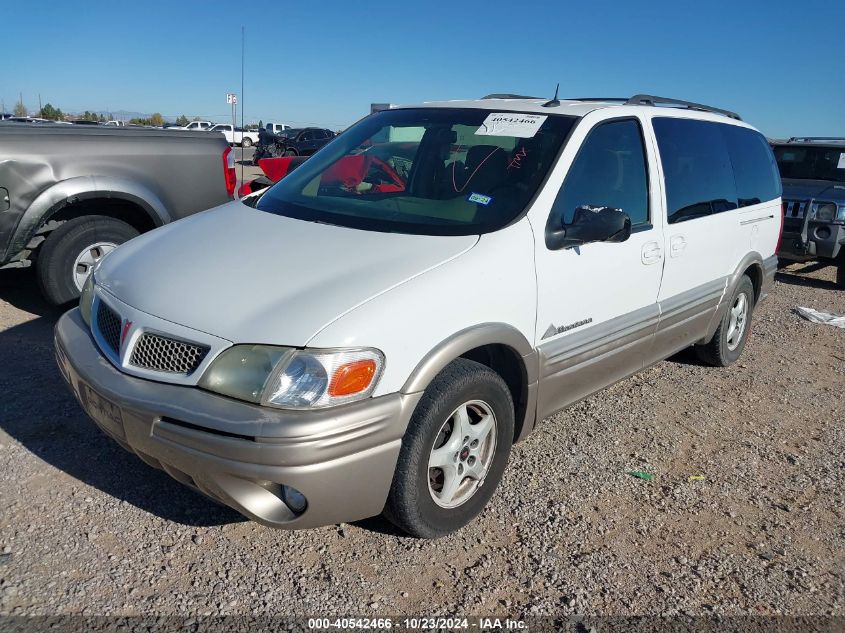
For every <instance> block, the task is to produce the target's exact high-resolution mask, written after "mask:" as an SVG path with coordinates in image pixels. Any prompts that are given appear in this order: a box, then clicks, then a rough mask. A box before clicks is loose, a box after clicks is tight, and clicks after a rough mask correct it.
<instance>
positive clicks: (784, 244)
mask: <svg viewBox="0 0 845 633" xmlns="http://www.w3.org/2000/svg"><path fill="white" fill-rule="evenodd" d="M802 231H803V227H802V226H801V225H800V224H795V223H794V222H793V223H789V224H785V225H784V228H783V236H782V237H781V242H780V250H779V251H778V256H779V257H782V258H784V259H796V260H799V261H804V260H814V259H821V260H830V259H836V258H837V257H839V254H840V253H841V252H842V251H843V246H845V226H843V225H842V224H834V223H832V222H818V221H816V220H810V221H808V222H807V239H806V242H805V241H804V238H803V233H802Z"/></svg>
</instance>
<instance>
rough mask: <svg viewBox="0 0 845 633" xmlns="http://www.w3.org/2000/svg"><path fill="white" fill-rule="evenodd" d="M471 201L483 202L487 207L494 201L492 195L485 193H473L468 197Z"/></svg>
mask: <svg viewBox="0 0 845 633" xmlns="http://www.w3.org/2000/svg"><path fill="white" fill-rule="evenodd" d="M467 200H468V201H469V202H477V203H478V204H483V205H484V206H485V207H486V206H487V205H488V204H490V203H491V202H493V197H492V196H485V195H484V194H483V193H471V194H470V196H469V198H467Z"/></svg>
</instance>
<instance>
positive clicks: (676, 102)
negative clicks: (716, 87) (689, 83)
mask: <svg viewBox="0 0 845 633" xmlns="http://www.w3.org/2000/svg"><path fill="white" fill-rule="evenodd" d="M625 105H645V106H657V105H667V106H677V107H684V108H687V109H689V110H701V111H702V112H715V113H716V114H723V115H725V116H726V117H730V118H732V119H736V120H737V121H742V119H741V118H740V116H739V115H738V114H737V113H736V112H731V111H730V110H722V109H721V108H714V107H713V106H709V105H704V104H703V103H695V102H693V101H682V100H681V99H671V98H669V97H657V96H655V95H634V96H633V97H631V98H630V99H628V100H627V101H626V102H625Z"/></svg>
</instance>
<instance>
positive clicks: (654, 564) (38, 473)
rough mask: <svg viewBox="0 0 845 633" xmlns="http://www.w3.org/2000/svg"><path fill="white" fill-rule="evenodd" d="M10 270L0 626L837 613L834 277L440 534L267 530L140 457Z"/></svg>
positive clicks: (782, 303)
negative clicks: (102, 426) (110, 429)
mask: <svg viewBox="0 0 845 633" xmlns="http://www.w3.org/2000/svg"><path fill="white" fill-rule="evenodd" d="M0 272H2V274H0V358H2V362H0V385H2V393H3V395H2V400H0V463H2V465H3V467H2V469H0V615H9V614H89V615H91V614H99V615H102V614H121V615H130V616H131V615H151V614H177V615H190V616H192V617H193V616H201V615H207V614H212V615H220V614H253V615H285V616H290V615H295V614H299V615H318V616H322V615H341V616H342V615H355V614H358V615H370V616H373V615H382V616H383V615H385V614H387V615H397V614H404V615H409V614H421V615H433V614H444V615H448V614H457V615H467V616H468V615H489V614H498V615H501V616H505V615H510V616H512V617H530V616H532V615H544V614H546V615H555V616H558V617H563V616H568V615H571V614H584V615H633V614H730V615H739V614H792V615H799V614H800V615H808V614H817V615H837V616H843V615H845V516H843V513H845V510H843V508H845V496H843V480H845V468H844V466H845V465H844V464H843V454H845V451H844V450H843V449H845V425H844V424H843V420H845V388H844V387H845V331H844V330H841V329H837V328H834V327H830V326H825V325H817V324H813V323H809V322H807V321H804V320H802V319H801V318H800V317H798V316H797V315H796V314H794V313H793V312H792V309H793V308H794V307H795V306H798V305H803V306H810V307H815V308H817V309H821V310H828V311H833V312H839V313H845V292H843V291H839V290H836V289H835V288H834V285H833V283H832V279H833V270H832V269H830V268H823V269H819V268H817V267H814V266H804V265H798V264H796V265H793V266H791V267H790V268H789V269H788V270H787V271H785V272H781V273H779V274H778V281H777V283H776V285H775V288H774V291H773V293H772V294H771V296H770V297H769V298H768V299H767V300H766V301H764V302H763V303H762V304H761V305H760V306H759V307H758V310H757V311H756V313H755V315H754V323H753V331H752V337H751V339H750V340H749V343H748V346H747V347H746V350H745V353H744V355H743V357H742V358H741V360H740V362H739V363H738V364H737V365H735V366H733V367H731V368H729V369H713V368H707V367H703V366H701V365H699V364H697V363H696V362H695V360H694V356H693V355H692V354H690V353H687V352H685V353H682V354H680V355H678V356H676V357H674V358H673V359H670V360H669V361H666V362H663V363H660V364H658V365H657V366H655V367H653V368H651V369H649V370H647V371H645V372H642V373H640V374H638V375H637V376H634V377H632V378H630V379H628V380H625V381H623V382H621V383H619V384H617V385H615V386H614V387H612V388H611V389H609V390H606V391H605V392H603V393H601V394H598V395H596V396H593V397H591V398H589V399H587V400H585V401H584V402H582V403H580V404H579V405H577V406H575V407H574V408H572V409H569V410H567V411H565V412H563V413H560V414H557V415H555V416H553V417H552V418H549V419H547V420H545V421H544V422H543V423H542V424H541V426H540V428H539V430H538V431H537V432H535V433H534V434H533V435H532V436H531V437H530V438H529V439H528V440H527V441H525V442H523V443H521V444H519V445H518V446H516V447H515V449H514V452H513V455H512V457H511V461H510V464H509V466H508V469H507V471H506V474H505V477H504V481H503V482H502V485H501V486H500V488H499V491H498V492H497V493H496V495H495V496H494V498H493V501H492V502H491V505H490V507H489V508H488V509H487V510H486V511H485V512H484V513H483V514H482V515H481V516H480V517H479V518H478V519H477V520H476V521H475V522H474V523H473V524H472V525H470V526H469V527H467V528H465V529H464V530H462V531H461V532H459V533H457V534H455V535H452V536H449V537H446V538H443V539H440V540H438V541H419V540H414V539H410V538H406V537H402V536H399V535H397V534H396V533H395V532H394V531H393V530H392V529H391V527H390V526H389V525H388V524H386V523H385V522H383V521H381V520H379V519H373V520H369V521H365V522H362V523H359V524H354V525H346V524H344V525H338V526H331V527H325V528H321V529H315V530H310V531H303V532H281V531H274V530H270V529H267V528H264V527H262V526H260V525H257V524H254V523H250V522H247V521H245V520H242V519H241V518H240V517H239V515H237V514H235V513H234V512H232V511H230V510H228V509H226V508H222V507H220V506H217V505H215V504H214V503H212V502H211V501H208V500H206V499H205V498H203V497H201V496H198V495H196V494H194V493H192V492H191V491H189V490H187V489H185V488H183V487H182V486H180V485H179V484H177V483H176V482H175V481H173V480H171V479H170V478H169V477H167V476H166V475H164V474H162V473H161V472H158V471H155V470H153V469H151V468H149V467H147V466H146V465H144V464H143V463H142V462H141V461H140V460H139V459H137V458H135V457H133V456H132V455H130V454H128V453H125V452H124V451H123V450H122V449H120V448H119V447H118V446H117V445H116V444H115V443H113V442H112V441H110V440H108V439H107V438H106V437H105V436H104V435H102V434H101V433H99V432H98V431H97V430H96V429H95V427H94V425H93V423H91V422H89V421H88V419H87V418H86V417H85V416H84V414H83V413H82V411H81V410H80V408H79V406H78V405H77V403H76V402H75V401H74V399H73V398H72V397H71V395H70V393H69V392H68V390H67V389H66V388H65V385H64V383H63V382H62V380H61V378H60V376H59V373H58V370H57V369H56V366H55V363H54V360H53V351H52V344H51V327H52V324H53V323H54V321H55V319H56V317H57V316H58V313H57V312H56V311H53V310H50V309H48V308H47V307H46V306H45V305H44V304H43V302H42V301H41V300H40V299H39V298H38V296H37V293H36V292H35V291H33V290H32V289H31V288H32V287H33V286H34V282H33V278H32V276H31V275H30V274H27V273H19V272H11V271H0ZM634 469H636V470H645V471H648V472H651V473H653V474H654V475H655V479H654V480H653V481H644V480H641V479H636V478H634V477H631V476H629V475H627V474H626V471H630V470H634ZM691 476H702V477H703V478H701V479H693V480H690V479H689V478H690V477H691Z"/></svg>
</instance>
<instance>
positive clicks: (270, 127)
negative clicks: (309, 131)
mask: <svg viewBox="0 0 845 633" xmlns="http://www.w3.org/2000/svg"><path fill="white" fill-rule="evenodd" d="M264 129H265V130H267V131H268V132H270V133H271V134H281V133H282V132H284V131H285V130H289V129H291V126H290V125H288V124H287V123H267V124H266V125H265V126H264Z"/></svg>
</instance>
